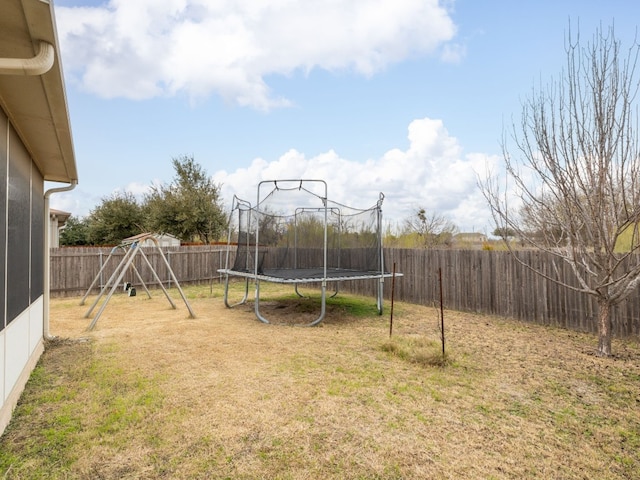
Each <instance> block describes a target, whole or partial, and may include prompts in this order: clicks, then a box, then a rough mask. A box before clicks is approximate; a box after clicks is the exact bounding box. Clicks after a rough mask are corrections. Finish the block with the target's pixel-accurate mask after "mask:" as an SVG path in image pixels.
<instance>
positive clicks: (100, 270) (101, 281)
mask: <svg viewBox="0 0 640 480" xmlns="http://www.w3.org/2000/svg"><path fill="white" fill-rule="evenodd" d="M99 263H100V268H99V270H98V271H99V272H100V289H101V290H102V287H104V278H103V277H102V275H103V274H102V250H100V260H99Z"/></svg>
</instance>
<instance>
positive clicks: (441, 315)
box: [438, 267, 444, 358]
mask: <svg viewBox="0 0 640 480" xmlns="http://www.w3.org/2000/svg"><path fill="white" fill-rule="evenodd" d="M438 280H439V283H440V335H441V338H442V357H443V358H444V307H443V306H442V304H443V302H442V267H438Z"/></svg>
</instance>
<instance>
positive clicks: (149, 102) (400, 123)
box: [50, 0, 640, 234]
mask: <svg viewBox="0 0 640 480" xmlns="http://www.w3.org/2000/svg"><path fill="white" fill-rule="evenodd" d="M54 8H55V15H56V22H57V28H58V39H59V43H60V50H61V56H62V59H61V60H62V66H63V71H64V75H65V84H66V90H67V103H68V107H69V115H70V120H71V128H72V134H73V140H74V148H75V156H76V162H77V165H78V175H79V184H78V186H77V187H76V188H75V189H74V190H73V191H71V192H67V193H59V194H54V195H53V196H52V197H51V207H52V208H56V209H59V210H64V211H67V212H70V213H71V214H72V215H74V216H76V217H84V216H86V215H88V214H90V212H91V211H92V210H93V209H94V208H95V207H96V206H98V205H100V204H101V203H102V201H103V200H104V199H106V198H109V197H110V196H112V195H114V194H120V193H123V192H131V193H133V194H134V195H136V196H137V198H139V199H142V198H143V196H144V194H145V192H148V191H149V188H150V187H151V186H152V185H158V184H165V185H166V184H169V183H170V182H171V181H172V180H173V178H174V177H175V171H174V169H173V166H172V159H174V158H180V157H183V156H185V155H186V156H192V157H193V158H194V159H195V161H196V162H197V163H198V164H200V165H201V166H202V167H203V169H204V170H206V172H207V173H208V174H209V175H210V176H211V177H212V178H213V179H214V181H215V182H216V183H218V184H219V185H220V186H221V196H222V197H221V198H222V202H223V204H224V205H225V207H226V208H229V207H230V206H231V202H232V198H233V196H234V195H237V196H238V197H240V198H243V199H245V200H248V201H250V202H252V203H255V199H256V195H257V186H258V183H259V182H260V181H262V180H277V179H298V178H301V179H302V178H306V179H320V180H325V181H326V182H327V184H328V196H329V197H330V198H331V199H332V200H335V201H337V202H340V203H343V204H346V205H349V206H353V207H358V208H367V207H369V206H371V205H374V204H375V203H376V201H377V200H378V196H379V193H380V192H382V193H383V194H384V196H385V200H384V204H383V216H384V219H385V222H386V223H387V224H389V225H391V226H392V227H400V226H401V225H402V224H403V222H404V220H405V219H407V218H409V217H411V216H412V215H414V214H415V212H416V210H417V209H418V208H424V209H426V211H427V212H430V213H433V214H437V215H441V216H444V217H446V218H448V219H449V220H451V221H452V222H453V223H454V224H455V225H457V227H458V229H459V230H460V231H463V232H481V233H486V234H490V233H491V232H492V231H493V229H494V227H495V225H494V223H493V221H492V219H491V214H490V210H489V208H488V206H487V204H486V201H485V200H484V197H483V196H482V193H481V191H480V189H479V188H478V180H479V178H484V176H485V175H486V172H487V170H488V169H490V170H492V171H493V172H498V173H499V172H500V171H501V166H502V139H503V137H504V133H505V131H506V130H507V129H508V128H509V127H510V125H512V124H513V122H514V121H517V120H518V118H519V115H520V114H521V112H522V105H523V102H524V101H525V100H526V99H528V98H530V97H531V95H532V89H533V88H534V87H535V88H537V87H539V86H540V85H547V84H549V83H550V82H552V81H556V80H557V79H558V77H559V76H560V74H561V72H562V69H563V66H564V64H565V62H566V53H565V47H564V45H565V38H566V35H567V33H568V31H569V28H570V27H571V30H572V31H573V32H576V31H579V33H580V35H581V36H582V37H583V38H587V39H588V38H590V37H591V36H592V35H593V33H594V32H595V30H596V28H598V27H599V26H604V27H608V26H610V25H612V24H613V25H614V26H615V32H616V37H617V38H618V39H619V40H621V41H622V42H623V45H624V46H626V47H630V46H631V44H632V42H633V40H634V38H635V37H636V34H637V25H636V23H635V22H637V19H639V18H640V2H636V1H632V0H607V1H600V0H519V1H513V0H135V1H131V0H109V1H100V0H54ZM50 186H59V185H55V184H51V185H50Z"/></svg>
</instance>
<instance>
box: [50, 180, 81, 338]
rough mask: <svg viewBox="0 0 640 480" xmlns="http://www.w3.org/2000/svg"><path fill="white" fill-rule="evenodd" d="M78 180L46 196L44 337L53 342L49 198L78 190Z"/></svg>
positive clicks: (51, 190) (55, 189) (53, 190)
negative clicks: (50, 326)
mask: <svg viewBox="0 0 640 480" xmlns="http://www.w3.org/2000/svg"><path fill="white" fill-rule="evenodd" d="M77 184H78V180H72V181H71V184H70V185H67V186H66V187H58V188H51V189H49V190H47V191H46V192H45V194H44V221H45V222H47V225H46V228H45V229H44V231H45V232H46V234H45V238H44V293H43V301H42V306H43V315H42V336H43V337H44V339H45V340H51V339H53V338H55V337H52V336H51V335H50V334H49V303H50V301H51V295H50V293H49V289H50V288H51V248H50V241H51V220H50V216H51V212H50V209H49V197H50V196H51V195H52V194H54V193H60V192H68V191H70V190H73V189H74V188H76V185H77Z"/></svg>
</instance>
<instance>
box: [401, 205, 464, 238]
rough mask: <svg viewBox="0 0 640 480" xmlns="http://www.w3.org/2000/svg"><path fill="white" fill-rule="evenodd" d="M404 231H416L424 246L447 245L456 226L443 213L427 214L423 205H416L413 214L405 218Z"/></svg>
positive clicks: (455, 231)
mask: <svg viewBox="0 0 640 480" xmlns="http://www.w3.org/2000/svg"><path fill="white" fill-rule="evenodd" d="M404 228H405V231H406V232H410V233H416V234H417V235H418V236H419V237H420V238H421V239H422V242H423V244H424V246H425V247H427V248H429V247H435V246H437V245H448V244H450V243H451V239H452V238H453V235H455V234H456V233H457V231H458V228H457V227H456V226H455V225H454V223H453V222H451V220H449V219H448V218H447V217H445V216H444V215H439V214H437V213H435V212H434V213H431V214H429V213H428V212H427V210H426V209H424V208H423V207H418V208H417V209H416V211H415V214H414V215H412V216H411V217H409V218H407V219H406V220H405V225H404Z"/></svg>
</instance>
